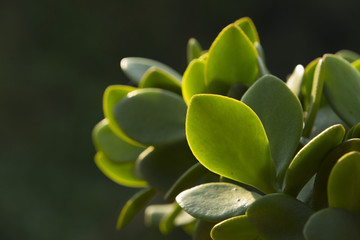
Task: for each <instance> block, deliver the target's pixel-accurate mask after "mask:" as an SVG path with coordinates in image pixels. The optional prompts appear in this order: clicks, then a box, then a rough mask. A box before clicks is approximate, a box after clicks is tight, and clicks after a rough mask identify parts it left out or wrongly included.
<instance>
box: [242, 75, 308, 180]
mask: <svg viewBox="0 0 360 240" xmlns="http://www.w3.org/2000/svg"><path fill="white" fill-rule="evenodd" d="M241 100H242V102H244V103H245V104H246V105H248V106H249V107H250V108H251V109H252V110H253V111H254V112H255V113H256V114H257V116H258V117H259V118H260V120H261V122H262V125H263V126H264V128H265V132H266V135H267V137H268V139H269V144H270V150H271V156H272V159H273V161H274V163H275V165H276V167H277V174H278V176H279V179H280V181H281V182H282V179H283V177H284V175H285V171H286V169H287V167H288V166H289V164H290V161H291V159H292V157H293V156H294V153H295V150H296V147H297V145H298V143H299V140H300V137H301V133H302V128H303V111H302V107H301V104H300V101H299V100H298V98H297V97H296V96H295V95H294V93H293V92H292V91H291V90H290V89H289V88H288V87H287V86H286V84H285V83H284V82H283V81H281V80H280V79H278V78H276V77H274V76H271V75H265V76H264V77H262V78H260V79H259V80H257V81H256V82H255V83H254V85H252V86H251V87H250V88H249V90H248V91H247V92H246V93H245V94H244V96H243V98H242V99H241Z"/></svg>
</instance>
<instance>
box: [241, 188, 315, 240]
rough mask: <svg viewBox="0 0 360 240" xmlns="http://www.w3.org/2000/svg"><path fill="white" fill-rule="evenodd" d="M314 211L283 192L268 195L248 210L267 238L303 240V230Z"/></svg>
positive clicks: (259, 230)
mask: <svg viewBox="0 0 360 240" xmlns="http://www.w3.org/2000/svg"><path fill="white" fill-rule="evenodd" d="M313 212H314V211H313V210H312V209H311V208H309V207H308V206H307V205H305V204H304V203H302V202H300V201H298V200H296V199H294V198H292V197H290V196H288V195H285V194H283V193H274V194H269V195H266V196H264V197H262V198H259V199H258V200H256V201H255V202H254V203H253V204H252V205H250V207H249V208H248V210H247V215H248V218H249V220H250V222H251V223H252V224H253V225H254V227H255V228H256V229H257V231H258V232H259V233H260V235H261V236H262V237H263V238H264V239H267V240H289V239H291V240H297V239H299V240H300V239H301V240H303V239H304V237H303V234H302V230H303V227H304V225H305V223H306V221H307V219H308V218H309V217H310V216H311V214H312V213H313Z"/></svg>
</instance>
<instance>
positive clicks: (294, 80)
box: [286, 64, 305, 97]
mask: <svg viewBox="0 0 360 240" xmlns="http://www.w3.org/2000/svg"><path fill="white" fill-rule="evenodd" d="M304 73H305V69H304V67H303V65H301V64H299V65H297V66H296V67H295V69H294V71H293V73H292V74H291V75H290V77H289V78H288V80H287V81H286V85H287V86H288V87H289V88H290V89H291V91H293V93H294V94H295V95H296V96H297V97H300V95H301V87H302V83H303V79H304Z"/></svg>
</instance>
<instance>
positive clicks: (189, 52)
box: [186, 38, 202, 63]
mask: <svg viewBox="0 0 360 240" xmlns="http://www.w3.org/2000/svg"><path fill="white" fill-rule="evenodd" d="M201 54H202V48H201V45H200V43H199V42H198V41H197V40H196V39H195V38H190V39H189V41H188V44H187V49H186V57H187V61H188V63H190V62H191V61H192V60H194V59H196V58H199V57H200V56H201Z"/></svg>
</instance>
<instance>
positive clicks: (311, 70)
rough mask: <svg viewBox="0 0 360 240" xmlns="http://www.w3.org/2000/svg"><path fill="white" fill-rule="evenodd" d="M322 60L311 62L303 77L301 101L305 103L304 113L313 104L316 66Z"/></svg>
mask: <svg viewBox="0 0 360 240" xmlns="http://www.w3.org/2000/svg"><path fill="white" fill-rule="evenodd" d="M319 61H320V58H317V59H315V60H313V61H311V62H310V63H309V64H308V65H307V66H306V67H305V71H304V76H303V84H302V87H301V99H300V100H301V101H302V103H303V108H304V112H308V111H309V107H310V103H311V92H312V86H313V80H314V75H315V70H316V66H317V64H318V63H319Z"/></svg>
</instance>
